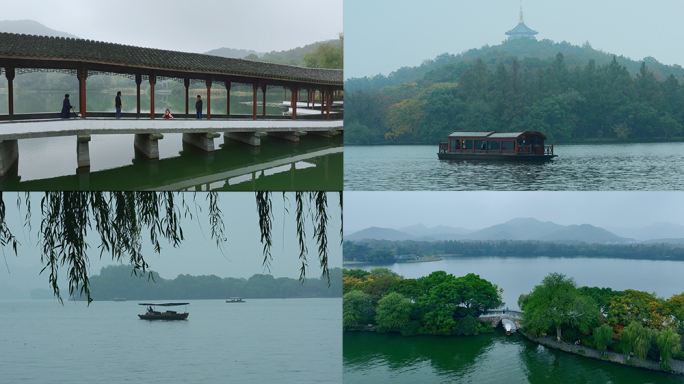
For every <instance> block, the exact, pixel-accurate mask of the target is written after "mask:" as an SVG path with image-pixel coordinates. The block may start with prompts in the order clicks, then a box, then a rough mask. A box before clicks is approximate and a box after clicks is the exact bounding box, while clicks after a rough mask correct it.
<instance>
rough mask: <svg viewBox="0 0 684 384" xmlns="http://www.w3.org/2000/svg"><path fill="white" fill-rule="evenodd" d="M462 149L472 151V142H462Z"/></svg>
mask: <svg viewBox="0 0 684 384" xmlns="http://www.w3.org/2000/svg"><path fill="white" fill-rule="evenodd" d="M463 143H464V144H463V149H473V141H472V140H463Z"/></svg>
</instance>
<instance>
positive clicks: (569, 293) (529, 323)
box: [519, 273, 600, 341]
mask: <svg viewBox="0 0 684 384" xmlns="http://www.w3.org/2000/svg"><path fill="white" fill-rule="evenodd" d="M519 304H520V309H522V310H523V311H525V313H524V314H523V323H524V326H525V331H526V332H530V333H532V334H535V335H539V334H541V333H545V332H546V331H548V330H549V329H550V328H553V329H554V330H555V332H556V337H557V339H558V341H561V340H562V328H564V327H570V328H577V329H579V330H580V331H581V332H586V331H588V330H589V329H591V328H593V327H595V326H597V325H598V324H599V323H600V320H599V315H600V314H599V311H598V309H597V308H596V305H595V303H594V302H593V300H592V299H591V298H590V297H588V296H583V295H582V294H581V293H580V292H579V290H578V289H577V286H576V283H575V280H574V279H572V278H566V277H565V275H563V274H560V273H551V274H549V275H548V276H546V277H545V278H544V280H542V282H541V284H540V285H537V286H535V287H534V290H533V291H532V292H530V294H529V295H526V296H525V297H524V298H522V299H521V300H519Z"/></svg>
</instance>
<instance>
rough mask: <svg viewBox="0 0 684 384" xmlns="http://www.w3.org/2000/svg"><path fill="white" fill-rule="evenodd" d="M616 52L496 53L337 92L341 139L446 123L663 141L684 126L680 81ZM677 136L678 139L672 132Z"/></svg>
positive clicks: (394, 134)
mask: <svg viewBox="0 0 684 384" xmlns="http://www.w3.org/2000/svg"><path fill="white" fill-rule="evenodd" d="M659 73H660V72H659V71H656V70H654V69H653V68H652V67H651V66H649V64H648V63H646V62H642V63H641V64H640V67H639V71H638V73H637V75H636V76H634V77H633V76H632V75H631V74H630V73H629V70H628V69H627V67H625V66H623V65H621V64H620V63H619V62H618V60H617V57H613V59H612V60H611V61H610V62H609V63H608V64H603V65H600V64H597V62H596V61H595V60H594V59H590V60H589V61H588V62H587V64H586V65H584V66H580V65H574V64H573V65H569V64H568V63H567V61H566V59H565V56H564V55H563V54H562V53H558V54H556V55H555V56H553V57H548V58H546V59H544V60H541V59H539V58H531V57H527V58H524V59H523V60H519V59H518V58H517V57H515V56H508V55H504V56H501V57H500V58H499V60H498V64H497V66H496V68H494V69H492V68H490V67H489V66H487V64H486V63H485V61H484V60H482V59H481V58H478V59H477V60H475V62H474V64H472V65H471V64H468V63H466V62H457V63H449V64H445V65H442V66H441V67H439V68H436V69H433V70H430V71H428V72H426V73H425V75H423V77H422V78H421V79H419V80H418V81H417V82H413V83H404V84H402V85H400V86H391V87H390V86H388V87H384V88H382V89H380V90H368V91H356V92H347V93H346V94H345V107H346V108H345V109H346V110H345V144H437V142H438V141H440V140H445V139H446V135H447V134H449V133H451V132H453V131H463V130H473V131H539V132H542V133H543V134H544V135H546V136H547V137H548V138H549V141H548V143H550V144H553V143H567V142H573V141H574V142H581V141H592V140H594V141H605V140H613V141H653V140H660V141H663V140H664V141H667V140H673V137H677V136H681V134H682V127H684V86H683V85H682V84H681V83H680V81H679V80H678V79H677V78H676V77H675V76H674V74H670V76H669V77H667V79H665V80H664V81H659V77H660V75H659ZM680 139H681V138H680Z"/></svg>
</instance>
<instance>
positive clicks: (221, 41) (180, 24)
mask: <svg viewBox="0 0 684 384" xmlns="http://www.w3.org/2000/svg"><path fill="white" fill-rule="evenodd" d="M0 19H2V20H25V19H28V20H35V21H37V22H39V23H41V24H43V25H45V26H47V27H49V28H52V29H55V30H58V31H62V32H66V33H70V34H72V35H76V36H78V37H80V38H84V39H90V40H98V41H106V42H112V43H120V44H127V45H135V46H142V47H151V48H160V49H169V50H174V51H183V52H197V53H202V52H206V51H209V50H212V49H216V48H221V47H228V48H236V49H248V50H249V49H252V50H255V51H257V52H270V51H274V50H275V51H282V50H288V49H292V48H296V47H302V46H304V45H307V44H311V43H314V42H316V41H323V40H329V39H336V38H337V37H338V34H339V33H340V32H342V28H343V27H342V0H324V1H319V0H287V1H284V0H283V1H273V0H250V1H237V0H202V1H179V0H163V1H162V0H144V1H140V0H116V1H109V0H76V1H67V2H63V1H53V0H22V1H4V2H3V4H2V14H0Z"/></svg>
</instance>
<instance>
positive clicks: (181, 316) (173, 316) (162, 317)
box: [138, 313, 189, 320]
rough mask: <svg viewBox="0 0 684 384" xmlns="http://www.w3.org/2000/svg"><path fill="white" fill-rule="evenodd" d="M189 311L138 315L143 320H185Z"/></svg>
mask: <svg viewBox="0 0 684 384" xmlns="http://www.w3.org/2000/svg"><path fill="white" fill-rule="evenodd" d="M188 315H189V313H174V314H165V313H162V314H160V315H150V314H145V315H138V317H139V318H141V319H142V320H185V319H187V318H188Z"/></svg>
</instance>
